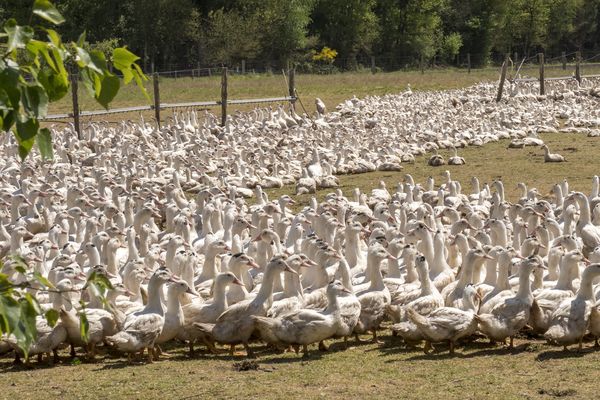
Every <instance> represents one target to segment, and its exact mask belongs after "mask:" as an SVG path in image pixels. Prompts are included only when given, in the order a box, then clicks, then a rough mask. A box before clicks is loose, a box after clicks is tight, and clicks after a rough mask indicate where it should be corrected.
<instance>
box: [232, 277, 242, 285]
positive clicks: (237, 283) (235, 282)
mask: <svg viewBox="0 0 600 400" xmlns="http://www.w3.org/2000/svg"><path fill="white" fill-rule="evenodd" d="M231 283H233V284H234V285H238V286H245V285H244V283H243V282H242V281H240V280H239V279H238V278H235V279H234V280H233V282H231Z"/></svg>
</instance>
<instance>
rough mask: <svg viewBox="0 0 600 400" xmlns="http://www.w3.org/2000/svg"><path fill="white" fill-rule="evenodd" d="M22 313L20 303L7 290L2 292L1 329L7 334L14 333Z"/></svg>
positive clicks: (0, 297) (0, 306) (0, 303)
mask: <svg viewBox="0 0 600 400" xmlns="http://www.w3.org/2000/svg"><path fill="white" fill-rule="evenodd" d="M5 276H6V275H5ZM20 315H21V309H20V307H19V303H18V302H17V301H16V300H15V299H14V298H13V297H12V296H11V295H10V294H8V293H7V292H2V293H1V294H0V330H1V331H2V332H3V333H6V334H10V333H12V332H13V331H14V330H15V329H16V328H17V325H18V323H19V318H20Z"/></svg>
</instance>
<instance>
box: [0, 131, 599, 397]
mask: <svg viewBox="0 0 600 400" xmlns="http://www.w3.org/2000/svg"><path fill="white" fill-rule="evenodd" d="M542 138H543V139H544V140H545V141H546V142H547V143H548V144H549V146H550V148H551V149H553V151H557V152H560V153H562V154H563V155H565V156H566V157H567V159H568V160H569V161H568V162H567V163H564V164H545V163H544V162H543V155H542V154H543V153H542V151H541V149H539V148H525V149H521V150H514V149H507V148H506V145H507V142H506V141H503V142H499V143H492V144H488V145H485V146H484V147H482V148H467V149H464V150H462V151H461V153H462V155H463V156H464V157H465V158H466V160H467V165H464V166H457V167H447V169H449V170H450V171H451V173H452V176H453V178H454V179H459V180H460V181H461V182H462V183H463V187H464V190H465V191H468V190H470V185H469V183H468V182H469V179H470V178H471V176H472V175H477V176H479V177H480V179H481V181H482V183H483V182H490V181H491V180H492V179H496V178H502V180H503V181H504V182H505V185H506V188H507V195H508V197H509V198H510V199H511V200H515V199H516V197H517V192H516V190H515V189H516V183H517V182H521V181H522V182H526V183H528V184H530V185H532V186H536V187H537V188H538V189H539V190H540V193H542V194H546V193H547V192H548V190H549V189H550V187H551V185H552V184H553V183H555V182H558V181H561V180H562V179H563V178H568V180H569V182H570V183H571V188H573V189H578V190H584V191H586V192H589V190H590V189H591V177H592V176H593V174H595V173H597V172H598V171H597V165H598V164H597V163H596V162H595V159H596V158H595V151H596V150H595V149H596V148H597V147H596V146H595V145H596V143H597V140H598V139H594V138H587V137H585V136H583V135H566V134H565V135H557V134H546V135H542ZM442 154H444V155H446V154H447V153H446V152H442ZM445 169H446V168H445V167H438V168H433V167H428V166H427V165H426V158H425V157H420V158H418V159H417V161H416V163H415V164H414V165H406V167H405V171H403V172H398V173H389V172H375V173H371V174H362V175H351V176H343V177H341V182H342V189H343V190H344V191H345V192H346V194H349V193H350V190H351V189H352V188H354V187H356V186H359V187H361V188H362V189H363V190H364V191H367V192H368V191H369V190H370V189H371V188H373V187H374V186H375V185H377V183H378V182H379V180H380V179H383V180H385V181H386V182H387V183H388V186H389V187H390V188H394V187H395V184H396V183H397V182H398V181H399V180H400V179H402V177H403V175H404V173H411V174H412V175H413V176H414V177H415V179H416V180H417V181H418V182H423V181H424V179H425V178H426V177H427V176H430V175H431V176H434V177H435V178H436V179H437V180H438V181H439V179H441V174H442V171H444V170H445ZM283 192H286V193H291V192H293V188H292V187H287V188H284V189H280V190H276V191H274V190H272V191H269V194H270V196H271V197H272V198H274V197H275V196H277V195H278V194H280V193H283ZM326 192H327V191H323V192H320V193H319V195H318V196H319V197H322V196H323V195H324V194H325V193H326ZM308 198H309V196H301V197H299V198H298V200H300V203H301V204H305V203H306V201H307V200H308ZM364 338H365V339H366V337H364ZM382 340H383V341H384V343H383V344H381V345H374V344H368V345H359V346H354V347H351V348H350V349H348V350H345V351H343V350H342V347H341V346H342V344H341V343H339V344H334V345H333V347H332V350H331V351H330V352H327V353H320V352H318V351H316V350H314V351H313V352H312V353H311V357H310V358H309V359H308V360H304V359H302V358H300V357H298V356H296V355H295V354H275V353H273V352H270V351H268V350H266V349H262V350H261V349H258V353H259V359H258V370H253V371H246V372H239V371H236V370H235V369H234V365H235V363H238V362H240V361H242V360H243V357H235V358H233V359H232V358H230V357H229V356H228V355H225V354H223V355H217V356H214V355H200V354H199V355H197V356H196V357H194V358H193V359H189V358H188V357H187V355H186V354H185V351H186V350H185V348H183V347H175V348H173V349H170V350H169V351H170V352H171V354H172V356H173V357H172V358H170V359H168V360H163V361H159V362H157V363H154V364H151V365H145V364H137V365H132V366H128V365H127V364H126V360H125V359H124V358H122V357H118V356H116V355H115V356H107V357H106V358H104V359H99V360H98V361H96V362H95V363H87V362H83V363H80V362H78V361H76V362H72V361H70V360H69V359H68V358H66V356H67V355H66V353H65V354H64V356H65V358H64V359H63V361H62V363H61V364H60V365H57V366H55V367H53V368H47V367H45V365H42V366H37V365H36V363H35V362H34V363H33V365H34V369H33V370H29V369H26V368H24V367H21V366H13V365H12V363H11V360H10V359H8V358H5V359H0V374H2V378H1V379H0V399H4V398H6V399H18V398H27V399H29V398H40V397H44V398H47V399H52V398H100V397H111V398H117V397H127V398H132V399H142V398H143V399H153V398H160V397H163V398H164V397H166V398H198V399H204V398H217V399H220V398H252V399H259V398H260V399H279V398H282V397H286V398H289V399H296V398H302V399H313V398H361V397H370V398H407V399H436V398H442V397H443V398H447V399H523V398H525V399H551V398H558V397H565V398H569V399H589V398H592V397H594V396H595V395H596V394H597V388H598V369H597V366H598V363H599V362H600V351H596V350H595V349H593V348H592V347H591V344H590V343H587V344H586V347H585V351H584V352H583V353H581V354H579V353H576V352H574V351H573V352H566V353H565V352H563V351H562V349H561V348H557V347H550V346H548V345H546V344H545V343H543V342H542V341H540V340H533V339H520V340H519V341H517V347H516V349H515V350H512V351H510V350H507V349H504V348H502V347H495V346H490V345H489V344H487V342H486V341H483V340H479V341H477V342H475V343H471V344H468V345H467V346H466V348H465V349H461V350H459V351H458V352H459V354H457V355H456V357H454V358H451V357H449V356H448V355H447V352H446V350H447V349H446V347H445V346H443V345H440V350H442V351H443V352H442V353H440V354H433V355H429V356H425V355H424V354H423V353H422V352H421V351H420V349H415V350H407V349H404V348H403V347H402V346H401V345H400V343H399V342H398V341H397V340H396V339H395V338H393V337H391V335H390V333H389V331H386V332H385V333H384V334H383V335H382Z"/></svg>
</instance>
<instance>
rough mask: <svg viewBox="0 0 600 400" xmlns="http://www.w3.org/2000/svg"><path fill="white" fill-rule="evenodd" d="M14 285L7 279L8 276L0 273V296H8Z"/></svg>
mask: <svg viewBox="0 0 600 400" xmlns="http://www.w3.org/2000/svg"><path fill="white" fill-rule="evenodd" d="M13 288H14V285H13V284H12V282H11V281H10V280H9V279H8V275H6V274H2V273H0V295H5V294H10V293H12V290H13Z"/></svg>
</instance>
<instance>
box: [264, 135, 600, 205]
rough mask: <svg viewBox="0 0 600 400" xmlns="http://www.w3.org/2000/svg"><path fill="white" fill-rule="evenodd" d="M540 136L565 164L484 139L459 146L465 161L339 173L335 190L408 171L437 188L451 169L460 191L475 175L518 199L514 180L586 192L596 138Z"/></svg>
mask: <svg viewBox="0 0 600 400" xmlns="http://www.w3.org/2000/svg"><path fill="white" fill-rule="evenodd" d="M540 137H541V138H542V139H543V140H544V141H545V142H546V144H548V146H549V147H550V150H551V151H552V152H554V153H560V154H562V155H563V156H565V158H566V159H567V162H565V163H544V152H543V150H542V149H541V148H539V147H525V148H523V149H508V148H507V146H508V143H509V141H508V140H502V141H499V142H496V143H488V144H486V145H484V146H483V147H479V148H478V147H467V148H465V149H459V155H460V156H462V157H464V158H465V160H466V165H460V166H452V165H445V166H441V167H430V166H429V165H427V160H428V159H429V156H430V155H429V154H427V155H425V156H421V157H417V158H416V161H415V163H414V164H402V165H403V166H404V169H403V170H402V171H400V172H379V171H377V172H371V173H367V174H359V175H345V176H339V180H340V188H341V189H342V191H343V192H344V194H345V195H346V196H351V195H352V190H353V189H354V188H356V187H359V188H361V190H362V191H363V192H365V193H367V194H368V193H370V191H371V189H374V188H375V187H377V185H378V184H379V181H381V180H383V181H384V182H385V183H386V185H387V187H388V190H390V191H394V190H395V189H396V185H397V184H398V182H402V181H403V180H404V175H405V174H411V175H412V176H413V178H414V179H415V182H417V183H421V184H423V185H425V183H426V180H427V178H428V177H429V176H432V177H433V178H434V179H435V181H436V186H437V185H439V184H441V183H443V181H442V179H443V173H444V171H446V170H448V171H450V174H451V177H452V179H454V180H458V181H459V182H460V183H461V185H462V188H463V193H470V190H471V189H472V188H471V183H470V182H471V177H473V176H476V177H478V178H479V180H480V182H481V184H484V183H486V182H487V183H490V184H491V182H493V180H495V179H502V181H503V182H504V186H505V189H506V196H507V197H508V199H509V200H512V201H515V200H517V196H518V195H519V194H520V193H519V192H518V190H517V183H519V182H524V183H525V184H527V185H528V187H529V188H531V187H536V188H537V189H538V191H539V193H540V194H541V195H542V196H545V195H548V193H549V191H550V189H551V188H552V185H553V184H555V183H559V182H561V181H562V180H563V179H565V178H566V179H567V180H568V181H569V184H570V185H569V186H570V188H571V189H572V190H580V191H584V192H589V191H591V187H592V176H594V175H596V174H598V173H600V171H599V170H598V164H597V157H598V153H597V146H598V143H599V139H598V138H589V137H586V136H585V135H583V134H549V133H546V134H541V135H540ZM440 154H441V155H443V156H444V157H445V158H446V159H447V158H448V156H450V155H452V151H450V150H442V151H440ZM294 190H295V187H294V186H287V187H283V188H281V189H270V190H266V192H267V194H268V195H269V197H270V198H271V199H274V198H276V197H278V196H280V195H282V194H291V193H294ZM331 192H332V189H325V190H320V191H318V192H317V199H318V200H322V199H323V198H324V196H325V195H326V194H327V193H331ZM311 196H313V195H312V194H305V195H301V196H292V198H294V199H295V200H297V202H298V205H297V206H296V209H299V208H301V207H302V206H303V205H306V204H308V201H309V199H310V198H311Z"/></svg>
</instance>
